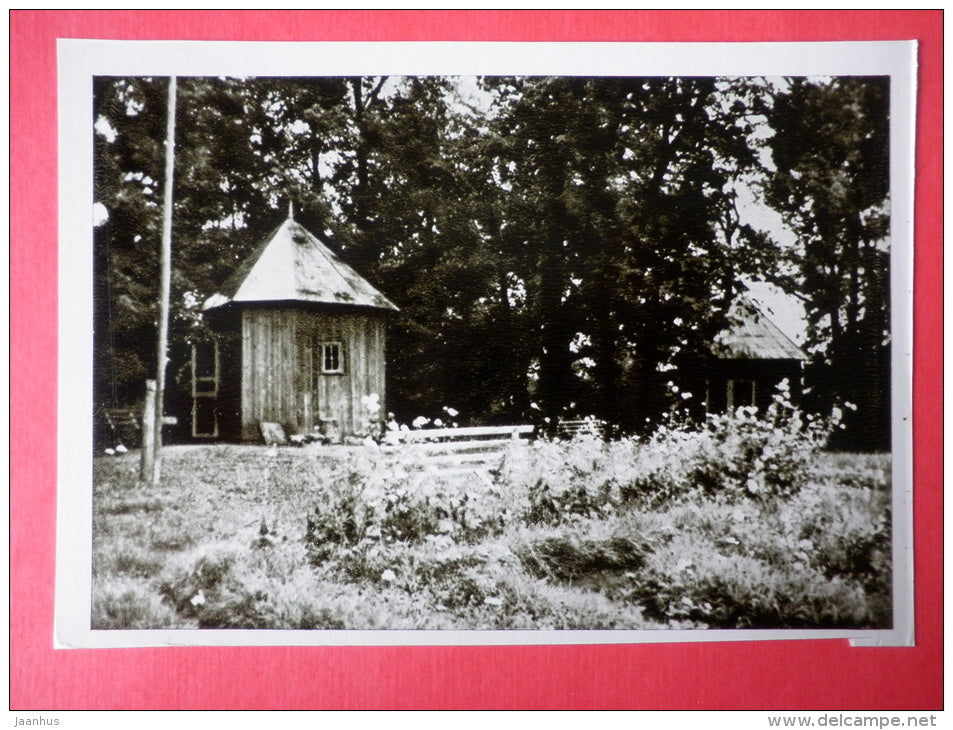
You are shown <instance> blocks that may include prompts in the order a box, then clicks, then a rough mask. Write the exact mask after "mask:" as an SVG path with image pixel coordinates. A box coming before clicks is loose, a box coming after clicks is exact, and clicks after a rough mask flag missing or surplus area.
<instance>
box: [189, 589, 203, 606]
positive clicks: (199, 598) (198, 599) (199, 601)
mask: <svg viewBox="0 0 953 730" xmlns="http://www.w3.org/2000/svg"><path fill="white" fill-rule="evenodd" d="M189 603H191V604H192V605H193V606H204V605H205V594H204V593H203V592H202V591H199V592H198V593H196V594H195V595H194V596H192V599H191V600H190V601H189Z"/></svg>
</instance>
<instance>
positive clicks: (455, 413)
mask: <svg viewBox="0 0 953 730" xmlns="http://www.w3.org/2000/svg"><path fill="white" fill-rule="evenodd" d="M443 410H444V411H445V412H446V414H447V415H448V416H450V418H456V417H457V416H458V415H460V412H459V411H458V410H457V409H456V408H447V406H444V407H443Z"/></svg>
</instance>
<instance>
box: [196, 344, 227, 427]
mask: <svg viewBox="0 0 953 730" xmlns="http://www.w3.org/2000/svg"><path fill="white" fill-rule="evenodd" d="M219 381H220V368H219V351H218V340H214V339H212V340H202V341H199V342H193V343H192V437H193V438H218V411H219V408H218V390H219Z"/></svg>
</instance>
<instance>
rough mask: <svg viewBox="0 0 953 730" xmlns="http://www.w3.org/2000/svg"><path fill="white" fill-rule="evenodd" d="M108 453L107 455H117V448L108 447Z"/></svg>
mask: <svg viewBox="0 0 953 730" xmlns="http://www.w3.org/2000/svg"><path fill="white" fill-rule="evenodd" d="M106 455H107V456H115V455H116V450H115V449H106Z"/></svg>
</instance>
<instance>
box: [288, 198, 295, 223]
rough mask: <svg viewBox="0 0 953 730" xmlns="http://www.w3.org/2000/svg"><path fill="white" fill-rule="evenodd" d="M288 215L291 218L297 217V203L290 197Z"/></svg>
mask: <svg viewBox="0 0 953 730" xmlns="http://www.w3.org/2000/svg"><path fill="white" fill-rule="evenodd" d="M288 217H289V218H290V219H291V220H294V217H295V204H294V203H292V202H291V198H289V199H288Z"/></svg>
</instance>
